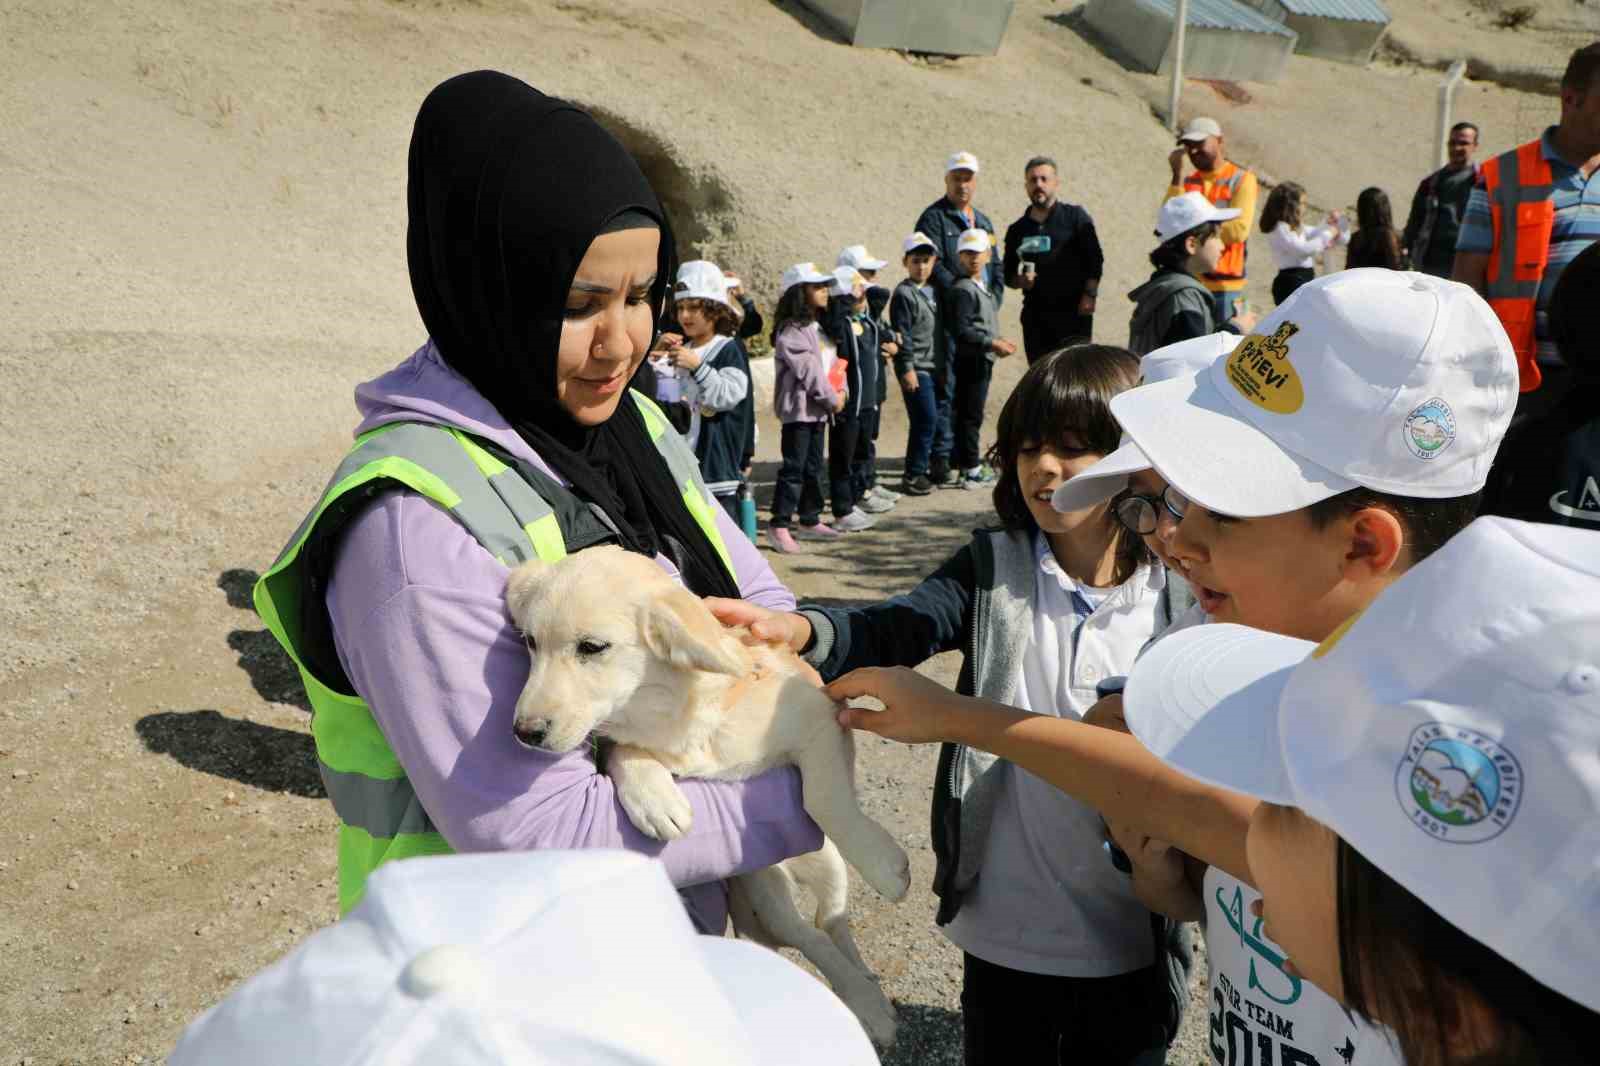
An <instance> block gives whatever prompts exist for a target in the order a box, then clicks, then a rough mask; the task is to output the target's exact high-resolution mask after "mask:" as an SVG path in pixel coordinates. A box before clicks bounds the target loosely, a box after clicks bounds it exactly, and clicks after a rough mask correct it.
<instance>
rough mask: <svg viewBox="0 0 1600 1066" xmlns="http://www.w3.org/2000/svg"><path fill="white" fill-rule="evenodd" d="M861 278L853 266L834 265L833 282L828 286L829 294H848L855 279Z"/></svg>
mask: <svg viewBox="0 0 1600 1066" xmlns="http://www.w3.org/2000/svg"><path fill="white" fill-rule="evenodd" d="M860 280H863V279H862V277H861V275H860V274H859V273H857V271H856V268H855V267H853V266H841V267H834V269H833V284H831V285H829V286H828V294H829V295H830V296H848V295H850V293H851V292H852V291H853V290H854V289H855V284H856V282H857V281H860Z"/></svg>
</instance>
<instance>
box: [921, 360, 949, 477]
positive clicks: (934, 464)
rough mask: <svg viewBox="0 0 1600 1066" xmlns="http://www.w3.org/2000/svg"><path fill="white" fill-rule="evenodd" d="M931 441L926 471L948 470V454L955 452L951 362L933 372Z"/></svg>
mask: <svg viewBox="0 0 1600 1066" xmlns="http://www.w3.org/2000/svg"><path fill="white" fill-rule="evenodd" d="M932 377H933V400H934V419H933V441H932V443H931V444H930V445H929V448H928V469H929V470H932V471H934V472H935V473H938V472H942V471H945V470H948V469H950V453H951V452H952V451H954V450H955V443H956V435H955V421H954V414H953V412H952V409H951V405H952V403H953V402H954V400H955V389H956V372H955V362H954V360H952V361H951V362H950V363H948V364H946V365H945V366H943V367H941V368H938V369H936V370H934V372H933V375H932Z"/></svg>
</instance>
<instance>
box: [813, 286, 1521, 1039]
mask: <svg viewBox="0 0 1600 1066" xmlns="http://www.w3.org/2000/svg"><path fill="white" fill-rule="evenodd" d="M1516 396H1517V371H1516V361H1515V356H1514V354H1513V353H1512V350H1511V346H1510V342H1509V340H1508V339H1507V338H1506V335H1505V331H1504V329H1503V328H1501V326H1500V324H1499V320H1498V319H1497V318H1496V317H1495V315H1494V313H1493V312H1492V311H1491V310H1490V309H1489V307H1488V305H1487V304H1485V303H1484V302H1483V300H1482V299H1481V298H1480V297H1479V296H1478V295H1477V294H1476V293H1474V292H1472V290H1470V289H1468V288H1467V287H1466V286H1462V285H1458V284H1455V283H1452V282H1447V281H1442V280H1440V279H1436V278H1431V277H1427V276H1425V275H1420V274H1401V273H1394V272H1388V271H1379V270H1359V271H1345V272H1342V273H1339V274H1335V275H1330V276H1329V277H1326V278H1321V279H1318V280H1316V281H1313V282H1311V283H1310V284H1308V285H1306V286H1305V287H1304V288H1302V289H1301V290H1300V292H1299V293H1298V294H1297V295H1296V298H1295V299H1294V300H1292V301H1290V303H1289V304H1288V305H1286V307H1284V308H1280V309H1278V310H1277V311H1275V312H1274V313H1273V314H1272V315H1270V316H1268V317H1267V318H1266V319H1265V320H1264V321H1263V322H1262V324H1261V326H1260V328H1259V329H1258V331H1257V332H1256V333H1254V334H1252V335H1251V336H1249V337H1246V338H1245V339H1244V340H1243V341H1241V342H1240V343H1239V345H1238V346H1237V347H1236V348H1234V349H1233V350H1232V351H1231V352H1230V353H1229V354H1227V355H1225V356H1222V357H1221V358H1219V359H1218V360H1217V361H1216V362H1215V363H1213V364H1212V365H1211V366H1210V367H1208V368H1207V369H1205V370H1202V371H1200V372H1199V373H1198V374H1195V375H1191V376H1188V377H1184V378H1178V379H1174V380H1171V381H1166V382H1162V383H1160V384H1156V385H1148V386H1143V387H1140V388H1137V389H1133V390H1131V391H1129V392H1126V393H1123V394H1122V395H1121V396H1119V397H1117V398H1116V399H1115V400H1113V401H1112V411H1113V413H1114V414H1115V415H1116V416H1117V418H1118V420H1119V421H1120V422H1121V424H1122V428H1123V430H1124V431H1125V432H1126V433H1127V434H1128V436H1129V438H1131V442H1132V444H1131V447H1134V448H1136V449H1138V450H1139V452H1141V453H1142V454H1143V456H1144V460H1145V462H1147V463H1148V465H1149V466H1151V467H1153V469H1154V471H1155V473H1156V474H1158V475H1159V476H1160V477H1161V479H1162V480H1163V481H1164V482H1165V483H1166V484H1165V486H1164V488H1163V489H1162V491H1161V492H1160V493H1159V495H1158V497H1157V499H1158V503H1159V506H1160V507H1161V508H1162V509H1164V510H1165V511H1167V512H1169V513H1171V514H1172V515H1173V516H1174V517H1177V518H1178V521H1177V522H1176V523H1164V524H1162V525H1161V526H1160V528H1159V529H1158V535H1160V536H1162V537H1163V538H1164V539H1165V543H1166V554H1167V555H1168V556H1169V557H1170V558H1171V559H1172V560H1173V561H1175V562H1176V563H1177V564H1178V568H1179V570H1180V571H1181V572H1182V573H1183V574H1184V576H1185V577H1186V578H1187V579H1188V581H1189V584H1190V586H1191V587H1192V588H1193V589H1194V592H1195V594H1196V597H1197V599H1198V601H1199V603H1200V605H1201V607H1202V608H1203V610H1204V611H1205V612H1206V614H1207V616H1208V617H1209V618H1210V619H1211V620H1212V621H1223V622H1235V623H1241V624H1244V625H1249V626H1253V627H1256V628H1259V629H1265V630H1269V631H1272V632H1277V633H1282V634H1285V635H1288V636H1294V637H1300V638H1305V639H1312V640H1321V639H1323V638H1326V637H1327V636H1328V635H1329V634H1331V633H1333V632H1334V631H1335V630H1336V629H1337V628H1338V627H1339V625H1340V624H1341V623H1342V622H1343V621H1344V620H1345V619H1346V618H1348V617H1349V616H1350V615H1351V614H1353V613H1354V612H1356V611H1359V610H1361V609H1362V608H1363V607H1365V606H1367V605H1368V604H1370V603H1371V602H1372V601H1373V600H1374V599H1376V598H1377V596H1378V594H1379V593H1380V592H1382V591H1383V589H1385V588H1386V587H1387V586H1389V585H1390V584H1391V583H1393V582H1394V580H1395V579H1396V578H1397V577H1398V576H1399V575H1400V574H1401V573H1403V572H1404V571H1405V570H1406V569H1408V568H1409V567H1410V566H1411V565H1413V564H1414V563H1416V562H1418V561H1420V560H1421V559H1423V558H1425V557H1426V556H1428V555H1429V554H1431V553H1432V552H1433V551H1434V550H1436V549H1437V548H1439V547H1440V546H1441V545H1442V544H1443V543H1444V541H1445V540H1447V539H1448V538H1449V537H1450V536H1451V535H1453V534H1454V533H1455V532H1457V531H1458V530H1460V529H1461V528H1462V527H1464V526H1465V525H1466V524H1467V522H1468V521H1469V520H1470V518H1471V516H1472V514H1473V511H1474V509H1475V507H1476V504H1477V498H1478V493H1479V492H1480V490H1481V489H1482V487H1483V484H1484V481H1485V479H1486V477H1487V475H1488V471H1489V467H1490V464H1491V463H1492V462H1493V460H1494V455H1495V451H1496V449H1497V447H1498V445H1499V442H1500V440H1501V438H1502V437H1503V436H1504V434H1505V430H1506V426H1507V424H1508V423H1509V421H1510V418H1511V413H1512V410H1513V409H1514V407H1515V405H1516ZM1114 459H1117V460H1118V461H1119V462H1126V459H1127V456H1126V454H1123V455H1122V456H1121V457H1120V458H1119V457H1118V456H1115V455H1114V456H1111V457H1108V458H1107V459H1106V460H1104V462H1106V463H1110V462H1112V461H1113V460H1114ZM1134 465H1135V466H1137V465H1138V464H1134ZM1094 472H1095V468H1091V470H1090V471H1089V472H1086V473H1094ZM1080 476H1083V475H1080ZM1069 484H1070V482H1069ZM1160 646H1161V644H1160V643H1159V642H1158V643H1157V644H1156V645H1155V647H1156V648H1159V647H1160ZM828 691H829V692H830V694H831V695H833V696H834V697H836V698H848V697H853V696H860V695H871V696H875V697H877V698H878V699H880V700H882V701H883V702H884V703H885V705H886V709H885V710H884V711H882V712H871V711H863V710H854V709H852V710H848V711H845V712H843V713H842V715H841V719H842V720H843V721H844V722H845V723H846V724H849V725H853V726H856V727H859V728H863V729H870V730H872V731H873V732H877V733H880V734H883V735H886V736H892V737H897V738H900V739H904V740H908V741H919V742H920V741H926V740H949V741H956V742H959V743H965V744H968V745H971V746H974V747H977V748H980V749H982V750H985V751H991V752H993V753H995V754H997V755H1000V756H1001V757H1003V758H1006V759H1008V760H1010V761H1012V762H1014V763H1017V764H1018V765H1021V766H1023V767H1025V768H1026V769H1028V770H1030V771H1032V772H1033V773H1036V774H1038V775H1039V776H1041V777H1044V778H1046V779H1047V780H1049V781H1050V782H1051V783H1053V784H1055V785H1056V786H1057V787H1059V788H1062V789H1063V790H1065V791H1066V792H1068V793H1069V794H1071V795H1074V796H1076V797H1078V798H1079V799H1081V800H1083V801H1084V802H1086V803H1088V804H1090V805H1091V806H1094V807H1096V808H1097V809H1099V810H1100V811H1101V812H1102V814H1103V815H1104V816H1105V817H1106V818H1107V819H1108V820H1110V821H1112V822H1114V823H1117V824H1119V825H1121V826H1124V827H1126V828H1127V829H1128V830H1130V831H1132V832H1136V833H1138V834H1140V839H1138V840H1136V841H1129V840H1128V839H1127V838H1126V837H1124V838H1123V843H1125V844H1130V845H1131V846H1129V847H1128V849H1127V850H1128V851H1129V854H1130V856H1131V857H1132V858H1133V859H1134V861H1135V863H1136V864H1138V866H1140V867H1143V869H1137V870H1136V872H1139V873H1141V875H1142V876H1143V877H1144V878H1145V880H1147V881H1148V882H1149V883H1151V884H1154V885H1163V886H1165V887H1166V888H1169V889H1171V890H1173V891H1174V893H1175V894H1177V895H1180V896H1184V897H1186V898H1187V899H1188V900H1189V901H1190V903H1191V905H1192V904H1198V905H1201V906H1203V907H1204V910H1205V913H1206V918H1207V945H1208V953H1209V961H1210V970H1211V990H1210V996H1209V997H1208V1001H1209V1003H1210V1009H1211V1012H1212V1018H1211V1036H1210V1039H1209V1044H1210V1052H1211V1057H1212V1060H1213V1062H1214V1063H1216V1064H1217V1066H1242V1064H1244V1063H1247V1062H1249V1063H1259V1062H1264V1061H1266V1056H1267V1055H1269V1054H1270V1055H1271V1057H1272V1058H1271V1061H1272V1062H1274V1063H1283V1062H1298V1063H1311V1062H1323V1063H1335V1062H1338V1063H1340V1064H1341V1066H1346V1064H1349V1063H1352V1062H1358V1063H1362V1064H1364V1066H1365V1064H1376V1063H1392V1062H1394V1061H1395V1059H1394V1055H1393V1050H1392V1048H1391V1047H1390V1045H1389V1043H1388V1041H1386V1040H1385V1039H1384V1038H1383V1037H1382V1035H1381V1034H1378V1033H1375V1032H1373V1031H1371V1030H1369V1029H1366V1028H1364V1027H1357V1026H1352V1025H1351V1024H1350V1021H1349V1019H1348V1018H1347V1016H1346V1015H1345V1014H1344V1013H1343V1011H1342V1010H1341V1009H1340V1008H1339V1006H1338V1005H1337V1004H1336V1003H1334V1002H1333V1001H1332V1000H1331V999H1330V998H1329V997H1327V996H1326V995H1324V994H1323V993H1322V992H1319V991H1318V990H1317V989H1316V988H1315V987H1313V986H1311V985H1309V984H1308V983H1306V982H1305V981H1304V979H1303V978H1302V977H1301V975H1299V974H1298V973H1296V972H1295V971H1294V970H1293V969H1292V968H1286V967H1285V966H1284V962H1283V953H1282V951H1281V949H1280V948H1279V947H1278V946H1276V945H1275V944H1274V943H1273V941H1272V940H1271V938H1270V937H1269V936H1268V935H1267V934H1266V933H1265V931H1264V930H1263V929H1262V927H1261V923H1260V921H1259V920H1258V919H1257V918H1256V917H1255V916H1254V915H1252V913H1251V906H1252V905H1253V903H1254V901H1255V899H1256V898H1257V893H1256V891H1255V889H1254V887H1253V886H1252V882H1251V868H1250V864H1249V862H1248V861H1247V858H1246V853H1245V837H1246V830H1247V828H1248V826H1249V823H1250V818H1251V816H1252V815H1253V813H1254V810H1255V807H1256V804H1255V802H1254V801H1253V800H1250V799H1249V798H1248V797H1244V796H1240V795H1238V794H1236V793H1233V792H1229V791H1226V790H1221V789H1217V788H1214V787H1211V786H1208V785H1206V784H1204V783H1202V782H1199V781H1196V780H1194V779H1192V778H1189V777H1186V776H1184V775H1182V774H1179V773H1177V772H1175V771H1173V770H1171V769H1169V768H1168V767H1166V766H1164V765H1163V764H1162V763H1161V762H1160V761H1159V760H1158V759H1156V758H1155V757H1154V756H1153V755H1151V753H1150V752H1149V751H1148V750H1146V749H1145V748H1144V747H1143V746H1142V745H1141V744H1140V743H1139V742H1138V741H1137V740H1136V739H1135V738H1133V737H1129V736H1126V735H1123V734H1120V733H1118V732H1115V731H1113V730H1110V729H1101V728H1097V727H1096V726H1094V725H1091V724H1086V723H1085V722H1069V721H1064V720H1060V719H1048V720H1047V719H1046V718H1044V717H1042V716H1028V715H1023V714H1020V713H1018V712H1015V711H1011V710H1009V709H1006V708H1003V707H1000V706H998V705H994V704H982V703H980V702H978V701H971V700H962V699H960V698H958V697H956V696H954V695H952V694H950V693H948V692H947V691H945V690H944V689H943V688H942V687H941V686H938V685H936V684H934V683H932V682H930V681H928V680H926V679H924V678H921V677H920V676H918V675H916V674H912V673H910V672H909V671H858V672H857V673H855V674H852V675H848V676H846V677H844V678H841V679H840V680H838V681H836V682H834V683H833V684H832V685H830V686H829V689H828ZM1092 714H1093V712H1092ZM1249 754H1250V752H1249V751H1248V750H1241V752H1240V757H1241V758H1244V757H1248V755H1249ZM1168 844H1170V845H1172V846H1171V847H1168V846H1167V845H1168ZM1191 856H1192V858H1189V857H1191ZM1197 894H1198V897H1199V898H1198V899H1196V898H1195V896H1196V895H1197Z"/></svg>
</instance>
